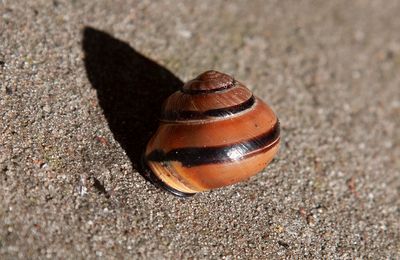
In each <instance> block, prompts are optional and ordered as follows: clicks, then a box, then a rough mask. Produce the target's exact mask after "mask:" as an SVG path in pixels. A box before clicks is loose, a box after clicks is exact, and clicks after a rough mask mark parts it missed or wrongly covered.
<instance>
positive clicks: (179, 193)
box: [140, 153, 196, 198]
mask: <svg viewBox="0 0 400 260" xmlns="http://www.w3.org/2000/svg"><path fill="white" fill-rule="evenodd" d="M140 167H141V170H142V171H143V173H144V174H143V177H144V178H145V179H146V180H148V181H149V182H151V183H152V184H153V185H154V186H156V187H158V188H160V189H162V190H165V191H167V192H169V193H171V194H172V195H174V196H177V197H180V198H189V197H192V196H194V195H196V193H186V192H182V191H179V190H177V189H174V188H172V187H170V186H169V185H167V184H166V183H164V182H163V181H162V180H161V179H160V178H158V177H157V176H156V175H155V174H154V173H153V171H152V170H150V168H149V167H148V166H147V163H146V156H145V154H144V153H143V154H142V159H141V165H140Z"/></svg>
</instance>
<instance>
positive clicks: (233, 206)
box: [0, 0, 400, 259]
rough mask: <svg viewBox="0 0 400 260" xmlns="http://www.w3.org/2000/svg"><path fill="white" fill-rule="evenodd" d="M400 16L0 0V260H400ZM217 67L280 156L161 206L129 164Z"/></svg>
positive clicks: (318, 8) (346, 8) (322, 9)
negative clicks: (270, 134)
mask: <svg viewBox="0 0 400 260" xmlns="http://www.w3.org/2000/svg"><path fill="white" fill-rule="evenodd" d="M399 12H400V4H399V1H396V0H385V1H384V0H382V1H329V2H328V1H268V2H267V1H249V2H248V3H246V2H245V1H224V2H221V1H211V0H210V1H190V2H189V1H185V2H184V1H182V2H178V1H173V2H172V1H171V2H167V1H163V2H161V1H159V2H156V1H106V0H101V1H81V0H74V1H59V0H53V1H44V0H43V1H22V0H19V1H2V2H0V123H1V124H0V258H2V259H15V258H21V259H27V258H35V259H36V258H67V259H72V258H79V259H82V258H83V259H93V258H99V257H104V258H110V259H112V258H116V259H121V258H135V259H138V258H140V259H279V258H309V259H320V258H327V259H354V258H361V257H362V258H371V259H383V258H385V259H387V258H393V259H394V258H400V207H399V206H400V200H399V198H400V159H399V158H400V116H399V115H400V73H399V71H400V34H399V33H398V32H400V16H399ZM209 69H216V70H219V71H223V72H225V73H229V74H231V75H234V76H235V78H237V79H238V80H240V81H242V82H244V83H245V84H246V85H248V86H249V87H250V88H251V89H252V91H254V93H255V95H257V96H259V97H260V98H262V99H263V100H265V101H266V102H267V103H268V104H269V105H270V106H271V107H272V108H273V109H274V111H275V112H276V113H277V115H278V117H279V119H280V122H281V135H282V143H281V149H280V151H279V153H278V155H277V157H276V159H275V160H274V161H273V163H272V164H271V165H269V166H268V167H267V168H266V169H265V170H264V171H263V172H262V173H260V174H259V175H257V176H255V177H253V178H251V179H250V180H249V181H247V182H243V183H240V184H237V185H234V186H230V187H226V188H223V189H218V190H214V191H210V192H204V193H201V194H197V195H196V196H194V197H192V198H190V199H180V198H177V197H174V196H172V195H170V194H168V193H166V192H164V191H162V190H160V189H158V188H156V187H154V186H153V185H152V184H151V183H149V182H148V181H146V180H145V178H143V176H142V175H141V172H140V170H138V169H139V162H140V155H141V153H142V151H143V147H144V145H145V144H146V142H147V140H148V138H149V137H150V136H151V133H152V132H153V131H154V129H155V127H156V126H157V116H158V114H159V109H160V104H161V102H162V100H163V99H164V98H165V97H166V96H168V95H169V94H170V93H172V92H173V91H175V90H176V89H178V88H179V87H180V86H181V85H182V84H183V82H185V81H187V80H189V79H191V78H193V77H194V76H196V75H197V74H199V73H201V72H203V71H205V70H209Z"/></svg>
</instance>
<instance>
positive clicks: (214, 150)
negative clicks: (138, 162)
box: [147, 121, 280, 167]
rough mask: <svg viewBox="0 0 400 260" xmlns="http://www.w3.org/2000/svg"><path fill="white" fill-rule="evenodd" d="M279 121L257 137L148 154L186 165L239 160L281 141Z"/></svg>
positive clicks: (155, 159)
mask: <svg viewBox="0 0 400 260" xmlns="http://www.w3.org/2000/svg"><path fill="white" fill-rule="evenodd" d="M279 133H280V129H279V121H276V123H275V125H274V127H273V128H272V129H270V130H269V131H268V132H266V133H263V134H261V135H259V136H257V137H254V138H251V139H248V140H245V141H241V142H238V143H233V144H229V145H223V146H209V147H183V148H178V149H173V150H170V151H168V152H167V153H166V152H164V151H163V150H159V149H156V150H154V151H152V152H151V153H150V154H148V155H147V160H149V161H159V162H162V161H179V162H180V163H182V165H183V166H185V167H192V166H198V165H203V164H215V163H224V162H232V161H239V160H242V159H245V158H247V157H249V156H252V155H254V154H257V153H259V152H264V151H265V150H267V149H268V147H270V146H272V145H273V144H274V143H276V142H278V141H279Z"/></svg>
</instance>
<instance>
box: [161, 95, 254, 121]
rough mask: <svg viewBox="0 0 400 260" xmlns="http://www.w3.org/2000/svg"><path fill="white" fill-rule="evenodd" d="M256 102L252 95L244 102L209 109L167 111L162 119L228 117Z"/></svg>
mask: <svg viewBox="0 0 400 260" xmlns="http://www.w3.org/2000/svg"><path fill="white" fill-rule="evenodd" d="M254 103H255V97H254V96H251V97H250V98H249V99H248V100H246V101H244V102H243V103H240V104H237V105H234V106H230V107H224V108H217V109H210V110H207V111H165V112H164V113H163V114H162V115H161V120H166V121H178V120H200V119H206V118H209V117H226V116H230V115H234V114H236V113H239V112H242V111H245V110H247V109H249V108H251V107H252V106H253V105H254Z"/></svg>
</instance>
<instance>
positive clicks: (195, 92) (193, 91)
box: [181, 79, 237, 95]
mask: <svg viewBox="0 0 400 260" xmlns="http://www.w3.org/2000/svg"><path fill="white" fill-rule="evenodd" d="M236 83H237V81H236V80H234V79H232V81H231V82H229V83H228V84H224V85H223V86H222V87H220V88H213V89H188V88H183V89H182V90H181V91H182V92H183V93H185V94H190V95H199V94H210V93H215V92H220V91H224V90H226V89H230V88H233V87H234V86H236V85H237V84H236Z"/></svg>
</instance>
